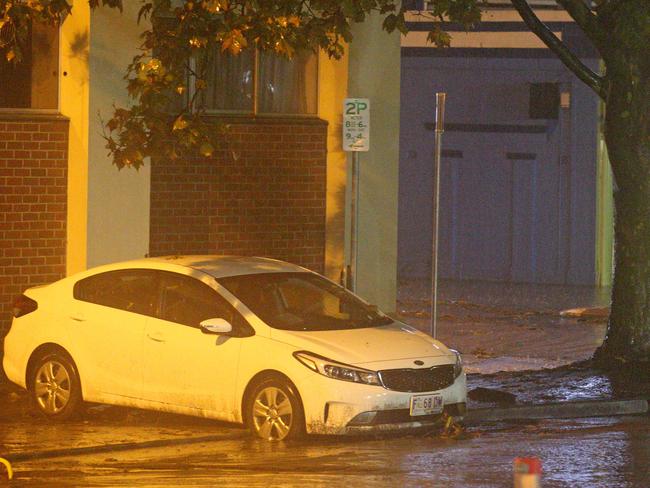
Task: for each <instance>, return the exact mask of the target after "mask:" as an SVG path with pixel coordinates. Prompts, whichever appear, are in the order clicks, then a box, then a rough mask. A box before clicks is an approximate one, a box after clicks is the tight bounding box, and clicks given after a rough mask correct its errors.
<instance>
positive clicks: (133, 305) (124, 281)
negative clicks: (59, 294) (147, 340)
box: [73, 269, 157, 315]
mask: <svg viewBox="0 0 650 488" xmlns="http://www.w3.org/2000/svg"><path fill="white" fill-rule="evenodd" d="M73 295H74V298H76V299H77V300H82V301H84V302H90V303H96V304H98V305H104V306H106V307H111V308H118V309H120V310H125V311H127V312H133V313H139V314H143V315H153V313H154V311H155V309H156V305H157V303H156V302H157V283H156V272H155V271H153V270H147V269H129V270H119V271H109V272H106V273H101V274H97V275H94V276H90V277H88V278H85V279H83V280H80V281H78V282H77V283H75V285H74V291H73Z"/></svg>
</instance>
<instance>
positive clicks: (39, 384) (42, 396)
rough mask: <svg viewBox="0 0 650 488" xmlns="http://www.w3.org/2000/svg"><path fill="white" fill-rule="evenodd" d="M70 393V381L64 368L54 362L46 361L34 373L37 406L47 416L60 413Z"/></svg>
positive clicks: (68, 374)
mask: <svg viewBox="0 0 650 488" xmlns="http://www.w3.org/2000/svg"><path fill="white" fill-rule="evenodd" d="M71 391H72V380H71V378H70V373H69V372H68V370H67V369H66V367H65V366H64V365H63V364H61V363H60V362H58V361H56V360H49V361H46V362H45V363H43V364H42V365H41V367H40V368H39V369H38V371H37V372H36V377H35V382H34V392H35V398H36V402H37V403H38V406H39V407H40V408H41V409H42V410H43V412H45V413H46V414H48V415H54V414H58V413H59V412H61V411H62V410H63V409H64V408H65V407H66V405H67V404H68V402H69V401H70V395H71Z"/></svg>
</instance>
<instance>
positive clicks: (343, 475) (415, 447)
mask: <svg viewBox="0 0 650 488" xmlns="http://www.w3.org/2000/svg"><path fill="white" fill-rule="evenodd" d="M179 419H180V420H179ZM182 419H184V417H175V416H167V417H166V418H165V419H163V420H162V424H160V425H145V426H144V427H138V426H132V425H120V424H119V423H112V424H111V422H108V423H104V424H103V425H99V426H98V425H90V424H83V423H71V424H63V425H58V426H54V427H50V428H48V429H47V434H46V436H45V437H46V439H45V442H44V444H42V443H41V442H40V441H38V439H39V438H42V435H41V434H39V433H38V432H37V431H38V430H40V429H38V426H36V425H32V426H26V425H22V424H21V423H18V424H16V423H13V424H2V425H1V427H0V428H1V429H2V430H1V432H2V434H0V444H4V445H5V446H6V442H7V441H10V443H11V439H12V438H13V439H14V441H17V440H19V439H20V437H21V436H28V437H30V438H31V441H30V440H28V439H23V446H22V449H25V448H27V447H28V445H31V446H32V448H34V449H36V448H42V447H45V445H47V447H52V445H53V444H56V445H57V446H58V447H59V448H62V447H65V446H69V445H71V444H77V443H78V442H79V440H80V439H85V440H89V439H90V438H93V437H94V439H95V441H96V442H99V441H108V444H109V445H108V446H106V447H105V449H106V450H105V451H104V452H99V453H90V454H78V453H77V454H75V453H69V455H67V456H64V457H54V458H48V457H46V456H42V457H41V458H40V459H39V458H37V459H27V460H23V461H19V460H17V461H15V462H14V463H13V464H14V470H15V478H14V481H12V482H11V483H10V484H8V485H9V486H88V487H90V486H186V485H187V486H189V485H191V486H252V487H255V486H260V487H261V486H265V487H266V486H278V487H283V486H289V487H290V486H327V487H332V486H343V485H347V486H355V487H356V486H432V487H459V488H461V487H463V488H464V487H509V486H512V462H513V459H514V458H515V457H517V456H537V457H539V458H540V459H541V460H542V464H543V471H544V474H543V486H544V487H545V488H551V487H590V488H613V487H646V486H648V485H647V480H648V479H650V471H649V470H650V468H649V466H650V419H649V418H648V417H622V418H619V419H611V418H603V419H583V420H563V421H560V420H554V421H544V422H537V423H510V424H506V423H501V424H493V425H485V426H482V427H480V428H477V427H474V428H471V429H469V430H468V432H467V433H466V435H465V436H464V438H462V439H444V438H440V437H437V436H435V435H431V434H429V435H427V434H425V433H419V434H417V435H409V436H398V437H395V436H392V437H384V438H326V437H314V438H308V439H307V440H304V441H299V442H292V443H268V442H265V441H258V440H255V439H252V438H250V437H249V436H248V435H247V434H246V433H245V432H244V431H243V430H241V429H237V428H233V427H232V426H224V425H219V424H216V423H203V422H201V423H202V425H197V424H193V423H192V422H191V421H189V424H183V422H184V421H183V420H182ZM159 420H160V419H159ZM146 423H147V422H145V424H146ZM179 423H180V425H179ZM99 424H101V422H100V423H99ZM209 424H213V425H209ZM41 427H42V426H41ZM101 427H105V428H106V431H105V432H103V433H102V432H101V431H102V428H101ZM84 429H88V432H86V434H87V436H86V437H84V435H82V432H83V431H84ZM140 429H142V431H141V432H140V436H139V437H140V439H141V440H146V439H148V438H150V437H151V435H152V429H158V430H159V432H160V433H165V432H166V438H167V439H173V438H174V437H175V438H176V439H175V441H171V442H170V443H169V444H170V445H163V446H159V447H155V448H151V447H150V448H144V449H136V448H130V449H125V450H114V451H111V447H110V444H111V443H113V442H115V441H120V440H132V439H133V438H134V437H138V430H140ZM181 432H183V435H182V436H174V433H176V434H180V433H181ZM199 433H200V434H201V435H206V434H209V433H211V434H214V435H218V436H222V437H221V438H220V439H214V440H211V441H209V442H196V443H183V441H182V440H181V437H182V438H183V439H184V438H185V437H186V436H188V437H191V436H192V435H195V436H196V435H198V434H199ZM32 436H33V437H32ZM154 437H155V435H154ZM162 438H165V435H163V436H162ZM54 439H57V440H58V441H57V442H56V443H53V442H52V441H53V440H54ZM23 452H26V451H23ZM8 457H10V456H8ZM5 484H6V483H5ZM0 486H3V483H2V481H0Z"/></svg>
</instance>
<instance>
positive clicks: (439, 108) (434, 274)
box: [431, 92, 447, 339]
mask: <svg viewBox="0 0 650 488" xmlns="http://www.w3.org/2000/svg"><path fill="white" fill-rule="evenodd" d="M446 96H447V94H446V93H441V92H438V93H436V140H435V144H436V149H435V156H434V167H433V175H434V176H433V239H432V243H433V245H432V250H431V335H432V336H433V338H434V339H435V338H436V334H437V330H436V326H437V315H438V229H439V227H440V225H439V217H440V211H439V208H440V163H441V160H442V157H441V156H442V133H443V132H444V131H445V98H446Z"/></svg>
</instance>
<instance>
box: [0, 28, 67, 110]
mask: <svg viewBox="0 0 650 488" xmlns="http://www.w3.org/2000/svg"><path fill="white" fill-rule="evenodd" d="M50 27H52V26H50ZM62 29H63V23H61V24H59V25H57V26H56V56H57V59H56V76H55V77H54V78H55V79H56V90H54V91H55V93H56V95H55V96H56V104H55V106H54V107H51V108H34V107H31V106H30V107H3V106H2V105H0V114H2V115H14V114H15V115H21V114H29V115H58V114H60V113H61V96H62V93H61V85H62V83H61V82H62V76H63V75H62V73H63V72H62V61H61V58H62V57H61V46H62V43H61V37H62V35H61V33H62ZM33 35H34V33H33V32H32V31H31V29H30V49H33V42H34V39H33ZM30 57H31V59H30V70H33V66H34V65H33V62H34V57H33V56H31V55H30ZM29 86H30V90H33V86H34V83H33V78H32V77H31V76H30V80H29ZM0 89H2V88H1V87H0ZM30 105H31V103H30Z"/></svg>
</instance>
